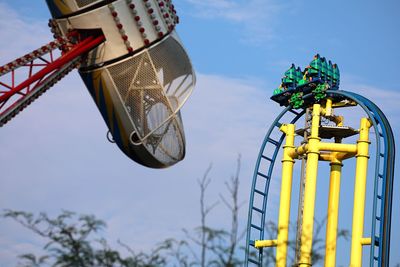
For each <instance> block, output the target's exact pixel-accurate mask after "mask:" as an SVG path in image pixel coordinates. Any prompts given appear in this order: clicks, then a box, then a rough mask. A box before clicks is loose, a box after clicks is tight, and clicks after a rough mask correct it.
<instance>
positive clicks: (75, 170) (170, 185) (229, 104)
mask: <svg viewBox="0 0 400 267" xmlns="http://www.w3.org/2000/svg"><path fill="white" fill-rule="evenodd" d="M174 3H175V5H176V7H177V11H178V13H179V15H180V17H181V24H179V25H178V28H177V29H178V33H179V34H180V36H181V38H182V40H183V42H184V44H185V46H186V48H187V50H188V53H189V54H190V56H191V59H192V61H193V64H194V66H195V68H196V70H197V76H198V84H197V87H196V89H195V91H194V93H193V95H192V96H191V98H190V99H189V100H188V102H187V103H186V105H185V107H184V108H183V111H182V113H183V120H184V125H185V132H186V135H187V156H186V159H185V160H184V161H183V162H181V163H179V164H177V165H176V166H174V167H172V168H169V169H165V170H152V169H147V168H144V167H142V166H139V165H137V164H135V163H133V162H132V161H130V160H129V159H128V158H127V157H126V156H124V155H123V154H122V153H121V152H120V151H119V149H118V148H117V147H116V146H114V145H112V144H110V143H108V142H107V141H106V138H105V136H106V135H105V134H106V127H105V125H104V122H103V121H102V118H101V116H100V114H99V113H98V111H97V109H96V107H95V105H94V103H93V101H92V100H91V98H90V96H89V94H88V93H87V91H86V89H85V88H84V85H83V82H82V81H81V80H80V78H79V77H78V75H77V73H76V72H75V73H72V74H71V75H69V76H68V77H67V78H65V79H64V80H63V81H61V82H60V83H58V84H57V85H56V86H55V87H54V88H52V89H51V90H49V91H48V92H47V93H46V94H45V95H43V96H42V97H41V98H40V99H38V100H37V101H36V102H34V103H33V104H32V105H31V106H30V107H28V108H27V109H26V110H25V111H24V112H22V113H21V114H20V115H19V116H17V117H16V118H15V119H14V120H13V121H11V123H9V124H7V125H6V126H5V127H3V128H2V129H1V131H0V147H1V152H0V162H1V163H0V168H1V170H2V175H1V179H0V203H1V204H0V208H11V209H21V210H27V211H32V212H39V211H46V212H48V213H50V214H57V213H58V212H59V211H60V210H61V209H67V210H73V211H77V212H82V213H93V214H95V215H96V216H98V217H99V218H101V219H104V220H105V221H106V222H107V224H108V230H107V232H105V233H104V234H105V235H106V236H107V237H109V238H110V239H114V240H117V239H118V238H123V239H124V241H126V242H127V243H129V244H130V245H131V246H132V247H133V248H134V249H143V250H148V249H150V248H151V247H152V246H153V245H154V244H155V243H157V242H158V241H161V240H163V239H165V238H168V237H175V236H180V235H181V229H182V228H187V229H191V228H193V227H194V226H196V225H198V223H199V215H198V209H199V207H198V203H197V202H198V187H197V179H198V178H200V177H201V176H202V175H203V172H204V171H205V169H206V168H207V167H208V165H209V164H210V163H212V164H213V169H212V171H211V174H210V177H211V178H212V179H213V180H212V184H211V188H210V191H209V195H208V197H209V199H210V202H212V201H213V200H215V199H218V193H219V192H224V190H225V188H224V181H226V180H227V179H229V177H230V175H232V174H233V173H234V171H235V162H236V158H237V155H238V154H239V153H240V154H241V155H242V170H241V194H240V198H241V200H242V201H247V200H248V196H249V188H250V185H251V179H252V172H253V168H254V164H255V160H256V157H257V154H258V150H259V146H260V144H261V141H262V139H263V136H264V134H265V133H266V131H267V129H268V127H269V124H270V122H271V120H273V118H274V117H275V116H276V115H277V112H278V111H279V107H278V106H277V105H276V104H275V103H273V102H271V101H270V100H269V97H270V94H271V92H272V91H273V89H274V88H275V87H276V86H277V85H278V84H279V82H280V78H281V75H282V73H283V72H284V71H285V70H286V69H287V68H288V67H289V66H290V64H291V63H292V62H293V63H295V64H296V65H300V66H302V67H304V66H305V65H307V64H308V63H309V61H310V59H311V58H312V56H313V55H314V54H315V53H320V54H322V55H324V56H326V57H328V58H330V59H332V60H333V61H334V62H337V63H338V64H339V67H340V70H341V74H342V83H341V89H343V90H349V91H355V92H359V93H361V94H363V95H365V96H366V97H368V98H370V99H373V100H374V101H375V102H376V103H377V104H378V105H379V106H380V107H381V108H382V110H383V111H384V112H385V113H386V114H387V116H388V118H389V120H390V121H391V123H392V126H393V128H394V132H395V135H396V141H397V144H399V143H400V139H399V136H400V135H399V131H400V128H399V127H400V126H399V125H400V119H399V117H398V115H397V114H398V112H399V107H398V103H399V102H400V92H399V88H398V81H397V79H398V69H399V66H398V63H399V62H400V52H399V50H398V45H399V43H400V35H399V30H398V29H399V27H400V18H399V16H398V11H399V10H400V4H399V3H398V1H395V0H387V1H372V0H365V1H343V0H339V1H324V2H323V3H322V1H316V0H314V1H305V0H303V1H278V0H248V1H244V0H175V1H174ZM48 18H49V13H48V11H47V7H46V5H45V3H44V1H26V0H13V1H11V0H9V1H5V0H0V47H1V48H0V64H2V63H6V62H8V61H9V60H12V59H14V58H16V57H18V56H21V55H23V54H25V53H26V52H28V51H30V50H33V49H35V48H37V47H38V46H40V45H42V44H44V43H46V42H48V41H50V40H51V34H50V32H49V30H48V28H47V20H48ZM397 158H399V157H397ZM396 163H397V166H399V160H397V161H396ZM398 173H399V171H398V168H397V170H396V174H398ZM278 177H279V175H278ZM323 185H324V183H323V182H322V183H321V186H323ZM398 188H399V181H395V196H394V209H393V221H392V224H393V225H394V226H396V225H398V224H399V223H400V217H399V216H400V215H399V211H398V207H399V203H400V197H399V195H400V191H399V189H398ZM271 190H275V191H276V192H279V182H276V186H275V187H272V188H271ZM344 192H346V190H344ZM276 195H277V194H276ZM349 196H351V192H349V194H347V195H345V194H344V195H343V197H342V199H341V201H342V202H341V203H346V202H348V201H352V200H351V197H349ZM367 201H368V199H367ZM272 202H273V203H276V202H277V201H276V200H274V201H272ZM272 209H274V207H272ZM293 210H294V209H293ZM317 210H318V209H317ZM319 210H320V211H321V213H323V212H322V211H323V209H319ZM246 214H247V207H245V208H243V209H242V212H241V221H242V222H243V223H244V222H245V221H246ZM176 218H179V220H176ZM210 223H212V224H214V225H219V226H222V227H224V226H226V227H229V222H228V221H226V210H225V209H224V207H223V205H219V206H218V207H217V208H216V210H215V211H214V214H213V215H212V216H211V217H210ZM392 230H393V231H392V253H391V256H392V263H393V264H394V263H396V262H400V255H398V253H395V251H399V250H400V244H399V243H400V241H399V240H400V231H399V230H398V229H397V227H393V229H392ZM366 233H368V231H366ZM0 236H1V238H0V265H1V266H7V267H8V266H15V262H16V260H15V256H16V255H17V254H20V253H22V252H26V251H27V250H29V251H38V245H40V244H42V243H41V242H42V241H41V240H40V239H38V238H37V237H35V236H32V235H29V234H28V233H27V232H26V231H25V230H24V229H22V228H20V227H19V226H17V225H15V223H13V222H10V221H0ZM343 265H346V264H345V263H343Z"/></svg>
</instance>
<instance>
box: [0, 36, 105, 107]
mask: <svg viewBox="0 0 400 267" xmlns="http://www.w3.org/2000/svg"><path fill="white" fill-rule="evenodd" d="M104 40H105V37H104V36H99V37H92V36H91V37H88V38H86V39H85V40H83V41H82V42H80V43H78V44H76V45H75V46H74V47H72V48H71V49H70V50H69V51H67V52H66V53H65V54H63V55H62V56H61V57H60V58H58V59H56V60H55V61H53V62H51V63H49V64H47V65H46V67H44V68H43V69H41V70H40V71H38V72H37V73H35V74H33V75H32V76H30V77H29V78H28V79H26V80H25V81H23V82H22V83H20V84H19V85H17V86H15V87H14V86H12V87H11V88H12V89H11V90H9V91H7V92H5V93H4V94H3V95H1V96H0V103H3V102H5V101H7V100H8V99H9V98H10V97H12V96H13V95H15V94H17V93H19V92H20V91H22V90H23V89H25V88H26V87H28V86H30V85H32V84H33V83H34V82H37V81H40V80H41V79H43V78H44V77H45V76H46V75H48V74H49V73H51V72H53V71H54V70H57V69H59V68H60V67H62V66H63V65H65V64H66V63H68V62H70V61H72V60H74V59H75V58H77V57H79V56H81V55H83V54H85V53H87V52H89V51H90V50H92V49H93V48H94V47H96V46H98V45H99V44H100V43H102V42H103V41H104Z"/></svg>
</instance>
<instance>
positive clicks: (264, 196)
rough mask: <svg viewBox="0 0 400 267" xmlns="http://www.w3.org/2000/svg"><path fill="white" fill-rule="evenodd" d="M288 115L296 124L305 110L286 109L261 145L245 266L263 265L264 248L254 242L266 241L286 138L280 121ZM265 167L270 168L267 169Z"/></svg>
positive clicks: (252, 196)
mask: <svg viewBox="0 0 400 267" xmlns="http://www.w3.org/2000/svg"><path fill="white" fill-rule="evenodd" d="M288 113H291V114H293V119H292V120H291V122H290V123H295V122H296V121H297V120H298V119H299V118H301V117H302V116H303V114H304V113H305V110H302V111H301V112H300V113H298V112H297V111H295V110H293V109H292V107H287V108H285V109H284V110H283V111H282V112H281V113H280V114H279V115H278V117H277V118H276V119H275V121H274V122H273V123H272V126H271V127H270V128H269V130H268V132H267V135H266V136H265V138H264V141H263V143H262V145H261V149H260V153H259V155H258V159H257V163H256V167H255V171H254V176H253V184H252V186H251V195H250V206H249V215H248V224H247V238H246V258H245V266H248V264H249V263H251V264H255V265H256V266H261V265H262V248H261V249H256V248H255V247H254V241H255V240H256V239H258V240H262V239H264V230H265V218H266V211H267V200H268V191H269V184H270V181H271V176H272V171H273V169H274V165H275V161H276V157H277V155H278V152H279V149H280V147H281V145H282V142H283V140H284V137H285V136H284V134H282V133H281V132H280V131H279V127H280V126H281V125H282V124H283V123H284V122H281V121H280V120H281V119H282V118H283V117H284V116H285V115H286V114H288ZM277 135H280V138H279V139H278V140H274V139H273V138H272V136H277ZM268 144H270V145H272V146H273V147H275V149H274V150H273V151H267V150H265V148H266V146H267V145H268ZM261 166H264V167H261ZM265 166H268V167H266V168H265ZM260 185H261V186H260ZM256 199H257V200H258V201H257V200H256ZM260 216H261V218H260ZM252 238H254V239H252Z"/></svg>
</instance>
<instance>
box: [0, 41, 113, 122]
mask: <svg viewBox="0 0 400 267" xmlns="http://www.w3.org/2000/svg"><path fill="white" fill-rule="evenodd" d="M71 36H73V39H79V38H75V37H77V36H76V35H71ZM71 39H72V38H71ZM104 40H105V38H104V36H98V37H94V36H90V37H88V38H86V39H84V40H82V41H75V42H73V43H72V42H70V40H68V39H57V40H54V41H52V42H50V43H48V44H47V45H44V46H42V47H41V48H39V49H37V50H34V51H32V52H31V53H29V54H27V55H25V56H23V57H20V58H18V59H16V60H14V61H12V62H10V63H8V64H6V65H4V66H0V127H1V126H3V125H4V124H5V123H7V122H8V121H9V120H11V119H12V118H13V117H15V115H17V114H18V113H19V112H20V111H21V110H23V109H24V108H25V107H26V106H27V105H29V104H30V103H32V101H34V100H35V99H36V98H38V97H39V96H40V95H41V94H42V93H43V92H45V91H46V90H47V89H49V88H50V87H51V86H53V85H54V84H55V83H56V82H57V81H59V80H61V79H62V78H63V77H64V76H65V75H66V74H68V72H70V71H71V70H73V69H74V68H75V67H76V66H77V65H79V63H80V62H81V60H82V56H83V55H85V54H86V53H87V52H89V51H90V50H92V49H93V48H95V47H96V46H98V45H99V44H100V43H102V42H103V41H104ZM57 48H58V49H60V50H61V51H62V52H61V55H60V56H58V57H57V56H56V55H55V54H56V53H55V52H56V49H57ZM17 80H22V81H21V82H17Z"/></svg>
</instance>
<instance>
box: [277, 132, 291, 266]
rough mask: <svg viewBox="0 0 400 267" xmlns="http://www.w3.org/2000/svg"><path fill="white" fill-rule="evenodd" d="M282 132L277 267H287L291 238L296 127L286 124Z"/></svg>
mask: <svg viewBox="0 0 400 267" xmlns="http://www.w3.org/2000/svg"><path fill="white" fill-rule="evenodd" d="M280 130H281V131H282V132H284V133H285V134H286V144H285V145H284V146H283V158H282V184H281V198H280V204H279V221H278V238H277V249H276V266H278V267H286V259H287V247H288V238H289V218H290V199H291V195H292V179H293V165H294V160H293V158H292V157H291V156H290V152H291V151H293V150H294V137H295V125H294V124H284V125H282V126H281V128H280Z"/></svg>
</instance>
